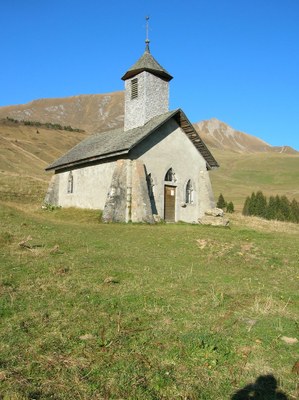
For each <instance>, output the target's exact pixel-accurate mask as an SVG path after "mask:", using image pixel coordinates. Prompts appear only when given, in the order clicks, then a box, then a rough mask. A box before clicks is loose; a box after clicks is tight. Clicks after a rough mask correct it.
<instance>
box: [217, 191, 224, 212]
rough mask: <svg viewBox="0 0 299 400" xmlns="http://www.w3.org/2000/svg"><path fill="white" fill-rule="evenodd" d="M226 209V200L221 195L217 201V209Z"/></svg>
mask: <svg viewBox="0 0 299 400" xmlns="http://www.w3.org/2000/svg"><path fill="white" fill-rule="evenodd" d="M225 207H226V201H225V200H224V197H223V195H222V193H220V195H219V197H218V201H217V208H222V209H224V208H225Z"/></svg>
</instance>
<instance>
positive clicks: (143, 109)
mask: <svg viewBox="0 0 299 400" xmlns="http://www.w3.org/2000/svg"><path fill="white" fill-rule="evenodd" d="M148 19H149V17H146V40H145V51H144V53H143V55H142V56H141V57H140V58H139V60H138V61H137V62H136V63H135V64H134V65H133V66H132V67H131V68H130V69H129V70H128V71H127V72H126V73H125V74H124V76H123V77H122V78H121V79H122V80H123V81H124V82H125V121H124V130H125V131H127V130H129V129H132V128H137V127H139V126H143V125H144V124H145V123H146V122H147V121H149V120H150V119H151V118H153V117H156V116H157V115H160V114H163V113H165V112H167V111H169V81H170V80H171V79H172V76H171V75H170V74H169V73H168V72H167V71H166V70H165V69H164V68H163V67H162V66H161V65H160V64H159V63H158V62H157V61H156V60H155V59H154V57H153V56H152V55H151V53H150V48H149V43H150V41H149V39H148Z"/></svg>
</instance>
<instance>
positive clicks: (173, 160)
mask: <svg viewBox="0 0 299 400" xmlns="http://www.w3.org/2000/svg"><path fill="white" fill-rule="evenodd" d="M151 145H153V147H151ZM133 153H134V155H135V156H136V157H138V158H140V160H142V161H143V162H144V164H145V166H146V169H147V173H151V177H152V179H153V182H154V197H155V202H156V207H157V211H158V214H159V215H160V216H161V217H162V218H163V217H164V185H165V183H166V184H170V183H169V182H164V177H165V174H166V172H167V171H168V169H169V168H173V171H174V172H175V176H176V182H175V185H174V186H175V187H176V221H185V222H198V218H199V217H201V216H202V215H203V214H204V212H205V210H207V209H208V208H211V207H213V206H214V204H213V193H212V190H211V184H210V178H209V174H208V171H207V170H206V162H205V160H204V158H203V157H202V156H201V154H200V153H199V152H198V150H197V149H196V148H195V147H194V145H193V143H192V142H191V141H190V140H189V138H188V137H187V136H186V134H185V133H184V131H183V130H182V129H181V128H180V127H179V126H178V124H177V123H176V122H175V121H174V120H170V121H169V122H168V123H167V124H165V125H164V126H163V127H161V128H160V129H159V130H158V131H156V132H155V133H154V134H153V135H151V136H150V137H149V139H148V140H147V142H143V143H141V144H140V145H139V146H138V148H137V149H136V150H135V151H134V152H133ZM189 179H191V181H192V185H193V189H194V191H193V203H192V204H187V205H186V206H185V207H182V205H184V204H185V190H186V184H187V182H188V180H189Z"/></svg>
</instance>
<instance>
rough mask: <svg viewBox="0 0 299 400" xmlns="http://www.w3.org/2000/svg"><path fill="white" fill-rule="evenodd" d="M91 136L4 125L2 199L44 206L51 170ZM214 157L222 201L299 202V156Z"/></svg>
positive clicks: (219, 152) (0, 127)
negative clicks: (251, 197) (260, 196)
mask: <svg viewBox="0 0 299 400" xmlns="http://www.w3.org/2000/svg"><path fill="white" fill-rule="evenodd" d="M87 135H88V133H87V132H69V131H62V130H52V129H46V128H40V127H39V128H38V129H37V128H35V127H32V126H24V125H22V124H11V125H9V124H7V122H6V121H2V122H1V121H0V199H1V200H5V201H15V200H17V201H22V202H24V201H25V202H26V201H27V199H28V201H29V200H30V199H32V198H34V199H36V202H41V201H42V199H43V196H44V194H45V191H46V189H47V185H48V181H49V179H50V177H51V173H46V172H45V171H44V169H45V167H46V166H47V165H49V163H51V162H52V161H53V160H55V159H56V158H58V157H59V156H61V155H62V154H63V153H65V152H66V151H68V150H69V149H70V148H72V147H73V146H74V145H76V144H77V143H78V142H79V141H81V140H83V139H84V138H85V137H86V136H87ZM212 152H213V154H214V155H215V157H216V159H217V160H218V162H219V164H220V168H219V169H217V170H215V171H212V172H211V179H212V184H213V190H214V193H215V196H216V197H218V195H219V193H223V195H224V196H225V198H226V199H227V200H231V201H233V202H234V203H235V205H236V206H237V208H239V209H241V207H242V205H243V202H244V199H245V197H246V196H247V195H248V194H250V193H251V191H257V190H263V192H264V193H265V194H266V195H271V194H280V195H282V194H285V195H287V196H288V197H290V198H293V197H294V198H296V199H297V200H299V175H298V170H299V156H298V155H291V154H281V153H275V152H260V153H237V152H230V151H228V150H223V149H217V148H214V149H212ZM30 201H31V200H30Z"/></svg>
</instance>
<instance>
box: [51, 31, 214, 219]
mask: <svg viewBox="0 0 299 400" xmlns="http://www.w3.org/2000/svg"><path fill="white" fill-rule="evenodd" d="M171 79H172V76H171V75H170V74H169V73H168V72H167V71H166V70H165V69H164V68H163V67H162V66H161V65H160V64H159V63H158V62H157V61H156V60H155V58H154V57H153V56H152V54H151V52H150V48H149V40H148V38H147V39H146V42H145V51H144V53H143V55H142V56H141V57H140V58H139V59H138V61H137V62H136V63H135V64H134V65H133V66H132V67H131V68H130V69H128V70H127V72H126V73H125V74H124V75H123V77H122V80H123V81H124V85H125V110H124V126H123V128H120V129H112V130H108V131H106V132H96V133H94V134H93V135H91V136H90V137H88V138H86V139H85V140H83V141H82V142H81V143H79V144H77V145H76V146H75V147H74V148H72V149H70V151H68V152H67V153H66V154H65V155H63V156H62V157H60V158H59V159H58V160H56V161H54V162H53V163H52V164H51V165H49V166H48V167H47V168H46V170H47V171H54V175H53V177H52V179H51V182H50V185H49V188H48V192H47V194H46V197H45V203H47V204H51V205H55V206H61V207H79V208H89V209H98V210H102V219H103V221H104V222H129V221H132V222H148V223H153V222H156V221H160V220H165V221H166V222H176V221H185V222H190V223H198V222H199V220H200V218H201V217H202V216H203V215H204V214H205V212H206V211H207V210H208V209H212V208H213V207H214V206H215V203H214V196H213V191H212V187H211V182H210V177H209V171H210V170H211V169H214V168H217V167H218V166H219V165H218V163H217V161H216V160H215V158H214V157H213V155H212V154H211V152H210V151H209V149H208V148H207V146H206V145H205V143H204V142H203V141H202V139H201V138H200V136H199V134H198V133H197V131H196V130H195V129H194V127H193V125H192V124H191V122H190V121H189V120H188V118H187V116H186V114H185V113H184V112H183V111H182V110H181V109H176V110H172V111H171V110H169V82H170V81H171Z"/></svg>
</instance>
